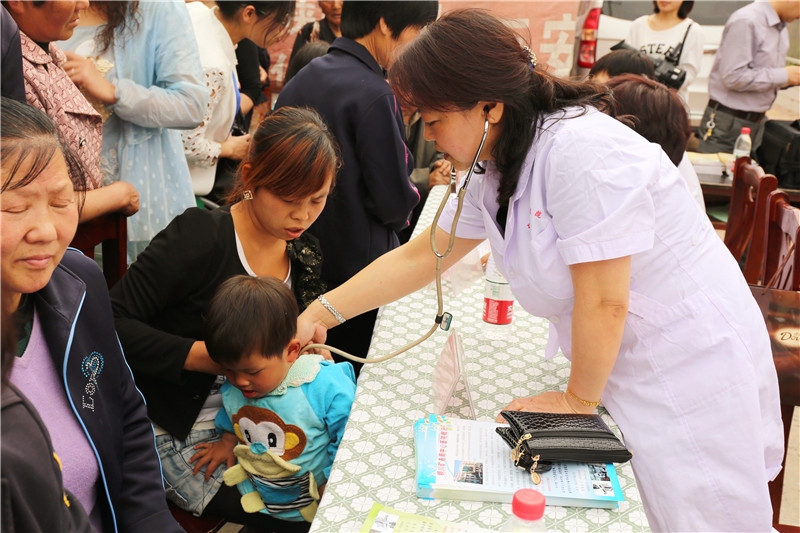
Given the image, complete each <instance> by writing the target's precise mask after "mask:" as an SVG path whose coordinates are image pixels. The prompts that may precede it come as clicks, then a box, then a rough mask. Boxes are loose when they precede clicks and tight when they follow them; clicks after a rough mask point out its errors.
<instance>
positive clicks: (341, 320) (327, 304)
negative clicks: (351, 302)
mask: <svg viewBox="0 0 800 533" xmlns="http://www.w3.org/2000/svg"><path fill="white" fill-rule="evenodd" d="M317 300H319V303H321V304H322V307H324V308H325V309H327V310H328V311H330V313H331V314H332V315H333V318H335V319H336V321H337V322H339V324H344V323H345V321H346V320H347V319H346V318H345V317H343V316H342V314H341V313H340V312H339V311H337V310H336V308H335V307H334V306H333V305H331V303H330V302H329V301H328V299H327V298H325V296H324V295H322V294H320V295H319V296H317Z"/></svg>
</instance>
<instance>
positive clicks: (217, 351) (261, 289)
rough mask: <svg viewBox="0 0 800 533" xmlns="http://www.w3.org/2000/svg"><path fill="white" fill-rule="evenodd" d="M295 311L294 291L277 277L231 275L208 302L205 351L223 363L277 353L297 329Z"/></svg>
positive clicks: (280, 352) (275, 355) (296, 313)
mask: <svg viewBox="0 0 800 533" xmlns="http://www.w3.org/2000/svg"><path fill="white" fill-rule="evenodd" d="M298 314H299V310H298V308H297V301H296V300H295V297H294V294H292V291H291V290H290V289H289V288H288V287H287V286H286V285H284V284H283V283H281V282H280V281H279V280H277V279H275V278H270V277H263V278H259V277H254V276H246V275H239V276H233V277H232V278H229V279H227V280H225V281H224V282H223V283H222V284H221V285H220V286H219V287H218V288H217V290H216V292H215V293H214V296H213V298H211V302H210V303H209V305H208V310H207V312H206V348H207V349H208V354H209V355H210V356H211V359H213V360H214V362H216V363H218V364H220V365H223V366H225V365H229V364H233V363H236V362H238V361H239V360H240V359H241V358H242V357H246V356H248V355H250V354H252V353H255V352H258V353H260V354H263V355H264V357H279V356H280V355H281V354H282V353H283V350H284V349H285V348H286V345H288V344H289V342H290V341H291V340H292V339H293V338H294V336H295V334H296V333H297V315H298Z"/></svg>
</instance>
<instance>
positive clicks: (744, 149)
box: [731, 127, 753, 171]
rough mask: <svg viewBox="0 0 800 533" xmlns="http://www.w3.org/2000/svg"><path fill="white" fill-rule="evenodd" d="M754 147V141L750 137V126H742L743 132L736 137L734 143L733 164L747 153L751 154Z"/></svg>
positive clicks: (747, 154)
mask: <svg viewBox="0 0 800 533" xmlns="http://www.w3.org/2000/svg"><path fill="white" fill-rule="evenodd" d="M752 147H753V141H752V140H751V139H750V128H746V127H745V128H742V132H741V133H740V134H739V137H738V138H737V139H736V143H735V144H734V145H733V165H735V164H736V160H737V159H739V158H740V157H742V156H745V155H746V156H750V149H751V148H752ZM731 171H732V168H731Z"/></svg>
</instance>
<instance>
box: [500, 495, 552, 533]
mask: <svg viewBox="0 0 800 533" xmlns="http://www.w3.org/2000/svg"><path fill="white" fill-rule="evenodd" d="M544 506H545V498H544V494H542V493H541V492H539V491H538V490H534V489H519V490H518V491H517V492H515V493H514V499H513V500H511V518H509V519H508V521H507V522H506V523H505V524H503V525H502V526H501V527H500V530H499V531H532V532H538V531H547V528H545V523H544Z"/></svg>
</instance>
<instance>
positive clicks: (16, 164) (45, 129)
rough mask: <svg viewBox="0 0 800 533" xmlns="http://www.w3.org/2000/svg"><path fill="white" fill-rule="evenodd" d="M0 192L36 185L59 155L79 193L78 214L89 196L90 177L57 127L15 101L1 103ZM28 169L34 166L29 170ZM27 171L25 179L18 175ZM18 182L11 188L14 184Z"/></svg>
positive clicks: (5, 100)
mask: <svg viewBox="0 0 800 533" xmlns="http://www.w3.org/2000/svg"><path fill="white" fill-rule="evenodd" d="M0 117H2V121H0V164H2V168H3V183H2V188H1V189H0V190H2V191H6V190H14V189H20V188H22V187H25V186H26V185H28V184H30V183H31V182H33V181H34V180H35V179H36V178H37V177H39V175H40V174H41V173H42V171H44V169H45V168H47V165H49V164H50V162H51V161H52V160H53V158H54V157H55V156H56V154H57V153H60V154H61V155H62V156H63V157H64V161H65V162H66V164H67V171H68V173H69V177H70V179H71V180H72V186H73V188H74V189H75V192H76V193H78V195H77V196H78V202H77V203H78V212H79V213H80V212H81V210H82V209H83V201H84V199H85V196H86V175H85V173H84V172H83V169H82V167H81V164H80V163H79V162H78V159H77V158H76V157H75V156H74V154H73V153H72V151H71V150H70V148H69V146H68V145H67V144H66V143H64V142H62V141H61V140H60V138H59V136H58V131H57V130H56V127H55V124H53V121H52V120H50V117H48V116H47V115H46V114H45V113H44V112H43V111H41V110H39V109H37V108H35V107H33V106H31V105H28V104H25V103H22V102H18V101H16V100H14V99H12V98H7V97H5V96H4V97H2V102H0ZM28 165H30V166H29V167H28ZM23 169H25V172H26V174H25V176H23V177H21V178H20V176H19V175H18V174H19V173H20V172H21V171H22V170H23ZM14 179H17V180H18V181H17V182H16V183H14V184H13V185H11V181H12V180H14Z"/></svg>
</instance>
